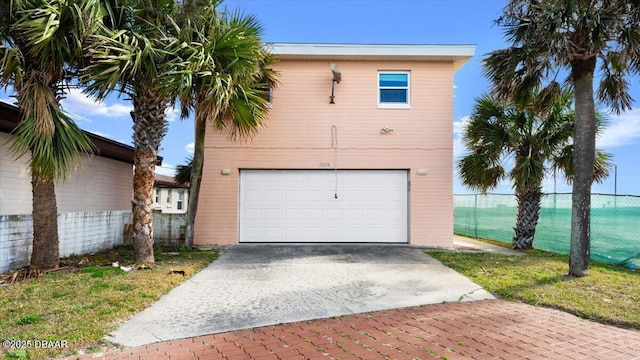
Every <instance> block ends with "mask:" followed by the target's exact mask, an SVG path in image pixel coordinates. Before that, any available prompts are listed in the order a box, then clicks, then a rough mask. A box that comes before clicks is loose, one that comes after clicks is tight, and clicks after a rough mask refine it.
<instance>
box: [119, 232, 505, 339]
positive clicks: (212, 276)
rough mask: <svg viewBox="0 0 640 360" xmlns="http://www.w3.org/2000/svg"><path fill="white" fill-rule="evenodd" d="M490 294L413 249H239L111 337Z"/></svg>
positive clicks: (242, 325) (215, 328) (194, 331)
mask: <svg viewBox="0 0 640 360" xmlns="http://www.w3.org/2000/svg"><path fill="white" fill-rule="evenodd" d="M481 299H493V296H492V295H491V294H489V293H488V292H487V291H485V290H484V289H482V288H481V287H480V286H478V285H476V284H474V283H473V282H471V281H470V280H469V279H467V278H465V277H463V276H462V275H460V274H458V273H456V272H455V271H453V270H451V269H449V268H447V267H445V266H444V265H442V264H441V263H440V262H438V261H436V260H435V259H433V258H431V257H429V256H427V255H426V254H424V252H423V250H421V249H417V248H412V247H408V246H381V245H376V246H369V245H322V246H307V245H298V246H288V245H287V246H280V245H239V246H235V247H232V248H229V249H228V250H226V251H224V252H223V253H222V254H221V256H220V258H219V259H218V260H216V261H214V262H213V263H211V264H210V265H209V266H208V267H206V268H205V269H203V270H202V271H201V272H199V273H198V274H196V275H194V276H193V277H192V278H191V279H189V280H187V281H186V282H185V283H183V284H182V285H180V286H178V287H177V288H175V289H174V290H172V291H171V292H170V293H169V294H167V295H165V296H163V297H162V298H161V299H160V300H159V301H157V302H156V303H154V304H153V305H152V306H151V307H149V308H147V309H146V310H144V311H143V312H141V313H140V314H138V315H136V316H134V317H133V318H131V319H130V320H128V321H127V322H126V323H124V324H123V325H122V326H121V327H119V328H118V329H117V330H115V331H114V332H113V333H112V334H110V337H109V340H110V341H112V342H115V343H117V344H122V345H124V346H139V345H144V344H150V343H155V342H160V341H167V340H173V339H181V338H187V337H194V336H200V335H206V334H214V333H220V332H226V331H232V330H239V329H248V328H255V327H260V326H265V325H275V324H280V323H291V322H297V321H304V320H310V319H319V318H328V317H333V316H341V315H348V314H355V313H364V312H369V311H377V310H386V309H394V308H403V307H410V306H418V305H424V304H435V303H442V302H458V301H469V300H481Z"/></svg>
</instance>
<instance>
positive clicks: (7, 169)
mask: <svg viewBox="0 0 640 360" xmlns="http://www.w3.org/2000/svg"><path fill="white" fill-rule="evenodd" d="M11 138H12V136H11V135H9V134H6V133H3V132H0V215H11V214H31V174H30V172H29V159H30V158H31V157H30V156H29V155H25V156H23V157H22V158H20V159H15V157H14V156H13V155H11V154H10V153H9V148H10V147H11Z"/></svg>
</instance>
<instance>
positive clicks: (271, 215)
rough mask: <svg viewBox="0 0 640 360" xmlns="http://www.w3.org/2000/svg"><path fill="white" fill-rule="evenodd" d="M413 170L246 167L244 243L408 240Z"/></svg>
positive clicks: (243, 174) (243, 179) (242, 201)
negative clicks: (409, 177)
mask: <svg viewBox="0 0 640 360" xmlns="http://www.w3.org/2000/svg"><path fill="white" fill-rule="evenodd" d="M407 196H408V193H407V171H404V170H338V171H335V170H241V171H240V239H239V240H240V242H385V243H406V242H408V238H407Z"/></svg>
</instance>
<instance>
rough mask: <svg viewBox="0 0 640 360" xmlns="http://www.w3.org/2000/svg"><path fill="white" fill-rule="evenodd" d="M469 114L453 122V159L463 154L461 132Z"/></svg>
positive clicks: (464, 128)
mask: <svg viewBox="0 0 640 360" xmlns="http://www.w3.org/2000/svg"><path fill="white" fill-rule="evenodd" d="M470 121H471V116H469V115H467V116H463V117H461V118H460V120H457V121H454V122H453V158H454V160H455V159H457V158H459V157H460V156H462V154H464V150H465V149H464V144H463V143H462V134H463V133H464V132H465V130H466V129H467V126H468V125H469V122H470Z"/></svg>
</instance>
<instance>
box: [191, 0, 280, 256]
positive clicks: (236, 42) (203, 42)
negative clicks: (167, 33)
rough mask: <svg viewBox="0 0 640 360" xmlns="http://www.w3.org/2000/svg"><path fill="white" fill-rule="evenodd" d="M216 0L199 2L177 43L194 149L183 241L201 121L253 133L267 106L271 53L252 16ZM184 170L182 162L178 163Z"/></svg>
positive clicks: (198, 170)
mask: <svg viewBox="0 0 640 360" xmlns="http://www.w3.org/2000/svg"><path fill="white" fill-rule="evenodd" d="M217 5H218V2H217V1H211V2H210V3H209V4H208V5H207V6H201V7H200V8H199V10H200V12H199V14H200V15H199V16H196V17H193V18H191V19H190V21H189V22H188V23H186V25H187V26H183V28H182V30H183V31H182V32H181V35H182V36H181V43H186V44H189V45H188V46H186V47H183V57H184V58H185V59H186V61H185V62H184V63H183V64H182V65H183V66H184V67H183V68H181V69H182V71H179V72H178V73H179V74H181V76H182V77H181V79H180V80H179V82H181V83H182V84H184V86H183V87H182V91H181V92H180V95H179V99H180V102H181V104H182V114H183V117H185V116H186V115H187V114H189V113H190V112H191V111H192V110H193V111H194V112H195V143H194V145H195V146H194V155H193V157H192V159H191V161H190V165H191V166H190V168H189V170H190V189H189V207H188V212H187V213H188V214H187V230H186V243H187V245H188V246H192V245H193V239H194V225H195V217H196V213H197V209H198V198H199V194H200V181H201V178H202V168H203V166H204V140H205V134H206V129H207V125H208V124H210V125H211V126H212V127H213V128H214V129H215V130H216V131H223V132H226V133H227V134H228V136H229V137H230V138H231V139H236V138H244V137H248V136H252V135H253V134H255V133H256V132H257V131H258V130H259V129H260V128H261V127H262V124H263V123H264V121H265V119H266V115H267V112H268V109H269V104H268V100H267V99H268V96H269V92H268V87H269V85H272V86H273V85H275V80H274V73H273V72H272V71H270V70H269V68H268V66H269V65H270V64H271V63H272V61H273V60H272V58H271V56H270V55H269V54H268V53H267V52H266V50H265V49H264V46H263V44H262V41H261V38H260V32H261V27H260V25H259V23H258V21H257V19H256V18H255V17H253V16H244V15H241V14H239V13H234V14H224V13H220V12H218V9H217ZM183 169H184V170H186V168H183Z"/></svg>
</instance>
